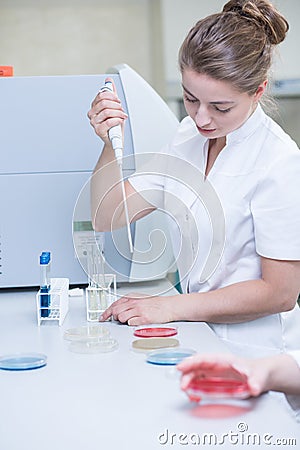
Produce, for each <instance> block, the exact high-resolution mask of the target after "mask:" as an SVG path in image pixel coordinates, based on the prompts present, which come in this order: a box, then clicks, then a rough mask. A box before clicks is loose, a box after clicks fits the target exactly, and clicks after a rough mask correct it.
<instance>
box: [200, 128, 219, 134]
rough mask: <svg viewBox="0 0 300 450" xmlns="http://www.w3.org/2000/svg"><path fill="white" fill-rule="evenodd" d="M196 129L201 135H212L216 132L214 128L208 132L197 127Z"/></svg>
mask: <svg viewBox="0 0 300 450" xmlns="http://www.w3.org/2000/svg"><path fill="white" fill-rule="evenodd" d="M197 128H198V131H199V133H203V134H210V133H213V132H214V131H216V128H213V129H210V130H208V129H206V128H200V127H197Z"/></svg>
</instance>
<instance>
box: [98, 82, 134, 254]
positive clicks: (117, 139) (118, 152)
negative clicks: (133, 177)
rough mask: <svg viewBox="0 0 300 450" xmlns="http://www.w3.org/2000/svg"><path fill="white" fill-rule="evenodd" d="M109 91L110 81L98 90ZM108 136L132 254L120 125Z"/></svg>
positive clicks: (110, 89) (111, 87) (112, 128)
mask: <svg viewBox="0 0 300 450" xmlns="http://www.w3.org/2000/svg"><path fill="white" fill-rule="evenodd" d="M104 91H109V92H113V84H112V82H111V81H108V80H106V81H105V84H104V86H103V87H102V88H101V89H100V92H104ZM108 136H109V139H110V141H111V145H112V148H113V150H114V152H115V157H116V161H117V164H118V167H119V171H120V183H121V190H122V198H123V205H124V213H125V220H126V229H127V237H128V243H129V251H130V253H133V244H132V237H131V230H130V221H129V215H128V207H127V198H126V193H125V186H124V177H123V171H122V165H123V136H122V128H121V125H115V126H114V127H111V128H110V129H109V130H108Z"/></svg>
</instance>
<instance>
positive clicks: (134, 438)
mask: <svg viewBox="0 0 300 450" xmlns="http://www.w3.org/2000/svg"><path fill="white" fill-rule="evenodd" d="M126 289H127V287H126V286H125V287H124V288H123V291H124V292H126ZM137 289H138V290H139V291H141V290H142V291H144V292H149V293H155V292H156V290H159V289H161V286H160V284H159V283H156V282H155V283H150V284H148V285H145V286H142V287H141V286H138V287H137ZM130 290H133V289H132V287H130ZM35 308H36V305H35V292H32V291H29V292H28V291H27V292H26V291H25V292H22V291H18V292H1V293H0V354H8V353H15V352H41V353H45V354H46V355H47V356H48V364H47V366H45V367H43V368H41V369H37V370H30V371H19V372H17V371H15V372H11V371H5V370H0V389H1V402H0V408H1V410H0V411H1V412H0V449H1V450H22V449H24V450H27V449H28V450H79V449H80V450H81V449H82V450H98V449H99V450H100V449H101V450H102V449H103V450H117V449H126V450H127V449H130V450H155V449H159V448H160V449H162V448H172V449H182V448H202V447H204V448H212V447H213V445H208V444H206V446H204V445H203V439H204V434H205V433H212V435H211V437H210V438H208V437H206V439H207V440H206V442H207V443H209V439H211V440H212V441H211V442H214V440H215V439H217V441H216V442H218V445H217V447H219V448H221V449H222V448H223V449H236V448H243V449H244V448H253V447H254V446H251V445H246V444H245V442H246V439H248V440H249V442H250V443H251V442H253V439H260V440H261V444H260V445H259V446H257V448H270V445H271V446H272V447H273V448H274V443H276V439H282V438H284V439H286V440H287V439H294V440H296V441H297V444H298V445H299V442H300V427H299V424H297V423H296V422H295V421H294V420H293V419H292V417H291V416H290V415H289V414H288V412H287V411H286V410H285V409H284V408H283V407H282V406H281V404H280V403H279V402H277V400H276V399H275V398H272V396H270V395H269V394H265V395H263V396H261V397H260V398H258V399H252V400H250V401H245V402H244V403H243V405H245V407H246V406H247V408H248V410H247V409H245V408H242V410H241V408H240V407H239V406H238V405H235V404H232V405H231V406H229V405H227V406H226V407H225V406H224V405H223V407H222V408H221V407H217V406H216V405H213V406H211V405H206V406H205V405H203V406H201V404H200V405H195V404H192V403H190V402H189V401H188V399H187V397H186V395H185V394H184V393H183V392H182V391H180V389H179V381H178V380H177V379H175V378H174V377H171V375H172V369H170V367H169V368H167V367H166V366H156V365H152V364H148V363H146V362H145V354H143V353H137V352H134V351H133V350H132V347H131V345H132V341H133V340H134V339H135V338H134V336H133V328H131V327H128V326H127V325H121V324H118V323H115V322H108V323H105V324H104V325H105V326H107V327H108V328H109V330H110V332H111V335H112V337H114V338H116V339H117V340H118V342H119V348H118V349H117V350H116V351H114V352H111V353H100V354H92V355H82V354H77V353H72V352H70V351H69V350H68V345H69V344H68V342H67V341H65V340H64V339H63V333H64V331H65V330H66V329H68V328H70V327H77V326H80V325H84V324H86V312H85V302H84V299H83V297H74V298H71V300H70V309H69V313H68V315H67V317H66V319H65V322H64V323H63V325H62V326H61V327H59V326H58V325H56V323H55V322H53V323H50V322H48V323H45V324H42V325H41V326H40V327H38V326H37V318H36V309H35ZM54 323H55V324H54ZM177 326H178V330H179V333H178V339H179V340H180V344H181V346H182V347H188V348H193V349H195V350H197V351H199V352H209V351H216V352H220V351H221V352H222V351H227V349H226V348H225V347H224V345H223V344H222V343H221V342H220V341H219V339H218V338H217V337H216V336H215V335H214V333H213V332H212V331H211V330H210V328H209V327H208V326H207V325H206V324H204V323H184V322H179V323H177ZM173 370H174V369H173ZM225 410H226V414H227V417H226V415H225V416H224V414H225ZM233 411H235V415H232V414H233ZM237 411H239V413H237ZM243 427H244V428H245V427H246V428H247V431H242V428H243ZM239 430H240V431H239ZM227 434H229V436H228V435H227ZM223 435H224V436H223ZM225 435H226V436H225ZM254 435H255V436H256V437H255V436H254ZM264 435H267V436H266V437H265V439H266V443H263V437H264ZM268 435H269V437H268ZM230 436H231V437H230ZM197 439H201V440H202V441H201V443H202V446H201V445H193V444H195V442H196V440H197ZM222 439H224V441H225V443H224V444H223V445H221V444H220V442H221V441H222ZM230 439H231V441H230ZM243 439H244V441H243ZM254 442H257V441H254ZM293 442H294V441H293ZM285 448H296V445H291V446H287V445H285Z"/></svg>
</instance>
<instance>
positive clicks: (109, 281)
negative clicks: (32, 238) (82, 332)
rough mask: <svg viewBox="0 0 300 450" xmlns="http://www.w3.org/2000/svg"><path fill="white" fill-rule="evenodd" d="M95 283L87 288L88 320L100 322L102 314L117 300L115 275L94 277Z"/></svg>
mask: <svg viewBox="0 0 300 450" xmlns="http://www.w3.org/2000/svg"><path fill="white" fill-rule="evenodd" d="M92 279H93V283H92V284H90V285H89V286H88V287H87V288H86V296H85V298H86V319H87V321H88V322H98V321H99V319H100V316H101V314H102V313H103V312H104V311H105V310H106V309H107V308H108V307H109V306H110V305H111V304H112V303H113V302H114V301H115V300H116V298H117V282H116V275H115V274H104V275H100V274H97V275H93V277H92Z"/></svg>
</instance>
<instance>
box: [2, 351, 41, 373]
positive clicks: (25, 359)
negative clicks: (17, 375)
mask: <svg viewBox="0 0 300 450" xmlns="http://www.w3.org/2000/svg"><path fill="white" fill-rule="evenodd" d="M46 364H47V356H46V355H44V354H42V353H15V354H11V355H3V356H1V357H0V369H3V370H32V369H39V368H40V367H44V366H45V365H46Z"/></svg>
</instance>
